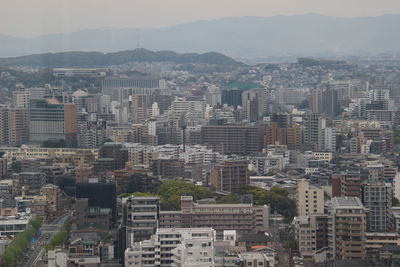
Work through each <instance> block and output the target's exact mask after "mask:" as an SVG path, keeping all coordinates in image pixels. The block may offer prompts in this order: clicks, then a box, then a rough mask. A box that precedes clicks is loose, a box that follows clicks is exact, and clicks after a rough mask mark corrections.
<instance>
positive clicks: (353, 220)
mask: <svg viewBox="0 0 400 267" xmlns="http://www.w3.org/2000/svg"><path fill="white" fill-rule="evenodd" d="M366 211H367V210H366V208H365V207H364V205H363V204H362V202H361V200H360V199H359V198H357V197H334V198H332V200H331V207H330V217H329V222H328V245H329V249H330V257H331V258H332V259H333V260H363V259H365V252H366V251H365V232H366Z"/></svg>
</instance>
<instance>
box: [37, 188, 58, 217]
mask: <svg viewBox="0 0 400 267" xmlns="http://www.w3.org/2000/svg"><path fill="white" fill-rule="evenodd" d="M40 193H41V195H43V196H45V197H46V202H47V204H48V207H49V209H50V214H52V215H57V214H59V213H60V212H61V205H60V203H61V190H60V188H59V187H58V186H56V185H53V184H47V185H45V186H43V187H42V189H40Z"/></svg>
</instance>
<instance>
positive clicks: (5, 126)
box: [0, 107, 29, 146]
mask: <svg viewBox="0 0 400 267" xmlns="http://www.w3.org/2000/svg"><path fill="white" fill-rule="evenodd" d="M28 141H29V124H28V110H27V109H23V108H10V107H3V108H1V107H0V145H12V146H20V145H22V144H24V143H27V142H28Z"/></svg>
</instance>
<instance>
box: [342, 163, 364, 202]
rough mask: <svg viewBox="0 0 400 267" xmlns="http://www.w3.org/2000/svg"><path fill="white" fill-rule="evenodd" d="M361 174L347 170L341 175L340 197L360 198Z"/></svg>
mask: <svg viewBox="0 0 400 267" xmlns="http://www.w3.org/2000/svg"><path fill="white" fill-rule="evenodd" d="M361 183H362V179H361V174H360V172H359V171H357V170H347V171H346V172H345V173H343V174H342V175H341V183H340V195H341V196H342V197H358V198H360V197H361Z"/></svg>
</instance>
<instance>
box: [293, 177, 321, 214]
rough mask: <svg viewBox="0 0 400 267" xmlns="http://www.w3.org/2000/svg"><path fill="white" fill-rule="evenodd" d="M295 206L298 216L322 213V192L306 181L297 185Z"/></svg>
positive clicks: (301, 181)
mask: <svg viewBox="0 0 400 267" xmlns="http://www.w3.org/2000/svg"><path fill="white" fill-rule="evenodd" d="M296 206H297V215H298V216H309V215H311V214H315V213H324V190H323V189H322V188H317V187H314V186H310V184H309V182H308V181H306V180H300V181H299V182H298V183H297V191H296Z"/></svg>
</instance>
